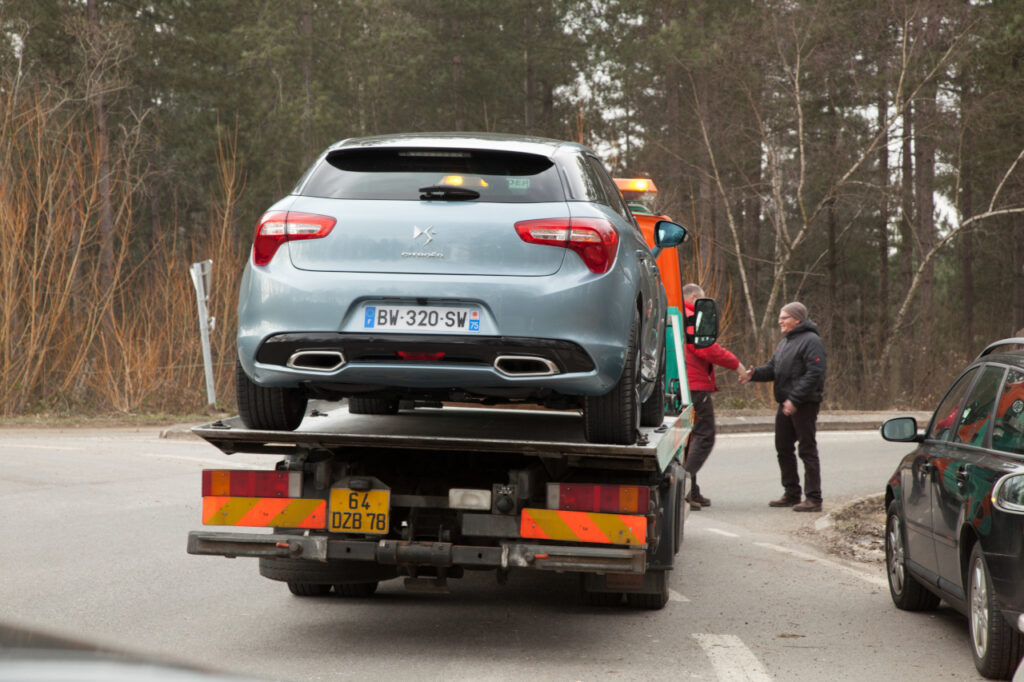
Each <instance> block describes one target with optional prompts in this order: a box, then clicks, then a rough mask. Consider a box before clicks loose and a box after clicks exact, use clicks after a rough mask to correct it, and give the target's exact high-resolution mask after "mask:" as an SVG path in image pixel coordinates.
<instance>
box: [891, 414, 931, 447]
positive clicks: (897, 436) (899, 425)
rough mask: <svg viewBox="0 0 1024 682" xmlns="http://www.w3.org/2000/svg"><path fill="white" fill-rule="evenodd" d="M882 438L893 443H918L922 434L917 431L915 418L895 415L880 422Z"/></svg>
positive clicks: (922, 437)
mask: <svg viewBox="0 0 1024 682" xmlns="http://www.w3.org/2000/svg"><path fill="white" fill-rule="evenodd" d="M882 438H884V439H886V440H890V441H893V442H895V443H920V442H921V441H923V440H924V434H923V433H918V432H917V420H916V419H914V418H913V417H896V418H895V419H887V420H886V421H885V423H884V424H882Z"/></svg>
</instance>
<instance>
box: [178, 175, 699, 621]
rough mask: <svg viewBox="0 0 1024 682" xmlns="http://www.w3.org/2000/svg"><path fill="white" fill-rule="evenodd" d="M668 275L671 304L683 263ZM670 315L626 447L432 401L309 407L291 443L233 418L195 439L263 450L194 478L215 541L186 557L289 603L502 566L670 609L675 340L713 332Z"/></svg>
mask: <svg viewBox="0 0 1024 682" xmlns="http://www.w3.org/2000/svg"><path fill="white" fill-rule="evenodd" d="M624 195H625V192H624ZM637 210H639V209H637ZM650 215H653V214H650ZM638 222H641V225H642V221H640V220H639V216H638ZM652 224H653V221H652ZM659 265H660V263H659ZM662 277H663V278H666V280H667V281H666V284H668V285H674V290H675V292H676V296H677V299H678V292H679V287H680V285H679V282H678V280H679V275H678V263H676V266H675V269H671V268H668V274H667V275H666V274H665V273H664V272H663V274H662ZM669 295H670V296H671V295H672V294H671V293H670V294H669ZM670 302H671V301H670ZM675 306H676V307H675V309H674V311H672V313H671V314H670V317H669V324H668V329H667V332H666V334H667V338H666V360H667V362H666V386H665V397H666V404H667V406H668V407H669V409H668V410H667V412H668V414H667V416H666V418H665V420H664V422H663V423H662V424H661V425H660V426H657V427H641V428H640V429H639V434H638V438H637V442H636V444H634V445H628V446H624V445H601V444H593V443H588V442H586V441H584V440H583V438H582V436H581V434H580V429H579V418H580V417H579V415H578V414H577V413H576V412H559V411H551V410H512V409H495V408H478V407H463V406H452V405H445V406H444V407H443V408H442V407H441V405H439V404H427V403H403V404H402V405H401V406H400V412H399V414H397V415H361V414H360V415H354V414H349V413H348V411H347V408H346V407H345V406H344V405H341V406H338V405H337V404H335V403H324V404H322V405H320V406H319V407H318V406H317V405H318V404H315V403H314V404H313V407H312V409H311V411H310V412H309V413H308V414H307V416H306V417H305V418H304V420H303V422H302V424H301V425H300V427H299V428H298V429H297V430H295V431H261V430H254V429H248V428H246V427H245V425H244V424H243V423H242V422H241V420H240V419H239V418H238V417H234V418H231V419H225V420H218V421H215V422H213V423H211V424H207V425H204V426H199V427H196V428H194V429H192V431H193V433H194V434H196V435H198V436H200V437H201V438H203V439H205V440H206V441H207V442H209V443H211V444H213V445H214V446H216V447H217V448H219V449H220V450H221V451H222V452H223V453H224V454H226V455H232V454H235V453H248V454H257V455H267V457H268V466H267V467H266V468H263V469H259V470H251V469H232V468H223V469H212V470H205V471H203V473H202V499H203V504H202V522H203V525H204V526H207V527H214V526H216V527H220V529H219V530H211V529H209V528H208V529H204V530H201V531H192V532H190V533H189V536H188V552H189V553H190V554H195V555H213V556H224V557H231V558H234V557H253V558H257V559H258V560H259V571H260V574H261V575H263V576H264V577H266V578H269V579H271V580H278V581H282V582H285V583H287V585H288V588H289V590H290V591H291V592H292V593H293V594H295V595H298V596H307V597H308V596H325V595H328V594H330V593H332V592H333V593H334V594H335V595H337V596H339V597H348V598H353V597H369V596H370V595H372V594H373V593H374V592H375V591H376V590H377V588H378V586H379V584H380V582H382V581H386V580H392V579H398V578H402V579H404V585H405V587H406V589H407V590H410V591H418V592H431V593H447V592H450V590H451V587H450V585H449V580H452V579H456V578H460V577H462V576H463V575H464V573H465V571H467V570H491V571H494V572H495V575H496V576H497V581H498V583H500V584H503V583H504V582H505V581H506V579H507V577H508V575H509V573H510V572H512V571H519V570H532V571H551V572H557V573H572V574H576V575H577V576H578V581H579V586H580V593H581V595H582V597H583V599H584V600H585V601H586V602H588V603H590V604H593V605H598V606H611V605H617V604H621V603H623V602H624V603H626V604H627V605H629V606H631V607H633V608H641V609H660V608H662V607H664V605H665V604H666V602H667V601H668V598H669V576H670V573H671V571H672V569H673V566H674V564H675V557H676V556H677V554H678V553H679V550H680V546H681V543H682V540H683V526H684V524H685V521H686V516H687V515H688V513H689V505H686V504H683V503H682V500H683V499H684V498H685V497H686V495H687V493H688V489H689V477H688V476H686V475H685V472H684V470H683V467H682V464H681V462H682V457H683V451H684V448H685V445H686V442H687V439H688V436H689V433H690V428H691V415H692V408H691V407H690V405H689V402H690V400H689V391H688V390H687V384H686V376H685V363H684V362H683V360H682V353H683V343H684V342H685V341H686V340H687V339H689V340H691V341H692V340H693V337H694V336H695V337H697V339H698V343H710V342H712V341H713V340H714V338H715V337H716V336H717V333H718V329H717V312H716V310H715V307H714V302H713V301H711V300H710V299H704V300H701V301H698V302H697V311H698V315H697V316H695V318H694V319H691V320H684V319H683V317H682V315H681V314H680V312H679V306H681V299H678V300H676V301H675ZM690 325H692V329H693V332H692V334H690V335H688V334H687V333H686V329H687V328H688V327H689V326H690ZM328 405H330V409H328V407H327V406H328ZM321 407H322V408H323V410H324V411H321V409H320V408H321ZM438 408H441V409H438ZM225 527H230V528H225Z"/></svg>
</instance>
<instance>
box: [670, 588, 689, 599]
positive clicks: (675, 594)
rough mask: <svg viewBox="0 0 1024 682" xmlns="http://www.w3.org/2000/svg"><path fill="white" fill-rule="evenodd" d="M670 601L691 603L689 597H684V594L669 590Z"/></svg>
mask: <svg viewBox="0 0 1024 682" xmlns="http://www.w3.org/2000/svg"><path fill="white" fill-rule="evenodd" d="M668 600H669V601H684V602H688V601H690V600H689V599H688V598H687V597H684V596H683V595H682V594H680V593H678V592H676V591H675V590H673V589H669V591H668Z"/></svg>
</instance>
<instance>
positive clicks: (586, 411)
mask: <svg viewBox="0 0 1024 682" xmlns="http://www.w3.org/2000/svg"><path fill="white" fill-rule="evenodd" d="M639 327H640V322H639V317H638V316H637V315H634V316H633V325H632V326H631V327H630V330H629V342H628V343H627V344H626V362H625V364H624V365H623V367H622V376H620V377H619V381H618V382H617V383H616V384H615V387H614V388H612V390H611V391H609V392H608V393H605V394H604V395H597V396H587V397H586V399H585V400H584V401H583V434H584V437H585V438H586V439H587V440H588V441H589V442H591V443H608V444H613V445H632V444H633V443H635V442H636V428H637V425H638V424H639V423H640V398H639V396H638V395H637V363H638V358H637V336H638V334H639Z"/></svg>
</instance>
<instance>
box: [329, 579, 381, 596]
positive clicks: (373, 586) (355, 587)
mask: <svg viewBox="0 0 1024 682" xmlns="http://www.w3.org/2000/svg"><path fill="white" fill-rule="evenodd" d="M379 584H380V583H377V582H372V583H341V584H338V585H335V586H334V592H335V594H337V595H338V596H339V597H345V598H348V599H365V598H366V597H369V596H371V595H373V593H374V592H376V591H377V585H379Z"/></svg>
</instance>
